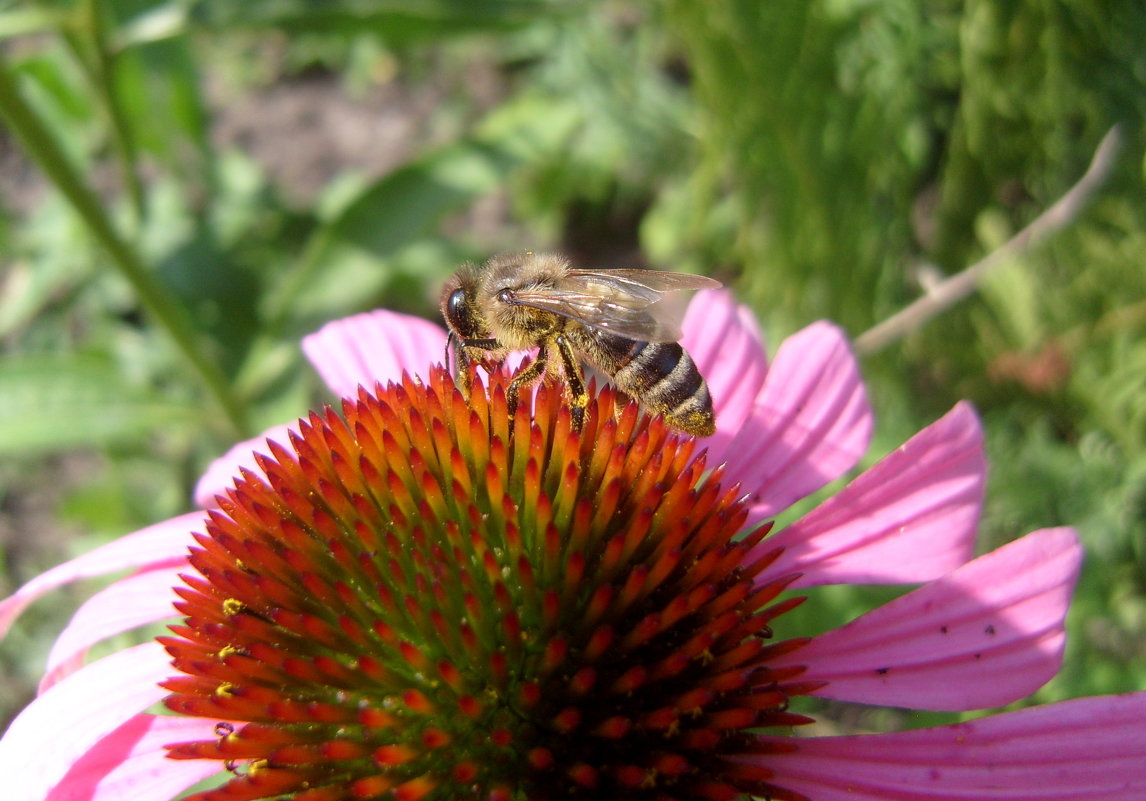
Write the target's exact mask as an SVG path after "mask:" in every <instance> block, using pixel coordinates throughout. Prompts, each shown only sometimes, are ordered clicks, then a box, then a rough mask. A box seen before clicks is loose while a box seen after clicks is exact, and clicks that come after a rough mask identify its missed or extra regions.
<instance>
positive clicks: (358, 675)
mask: <svg viewBox="0 0 1146 801" xmlns="http://www.w3.org/2000/svg"><path fill="white" fill-rule="evenodd" d="M697 303H698V305H699V307H700V308H701V309H702V312H703V316H704V317H706V318H707V320H706V325H705V326H703V327H702V329H701V330H702V332H704V331H707V332H709V333H712V334H713V335H714V336H717V337H719V343H720V346H721V347H717V346H716V345H714V344H713V343H712V341H711V340H706V339H705V338H704V337H703V336H700V337H693V339H692V340H691V341H687V340H686V346H687V347H688V348H689V350H690V351H691V352H692V353H693V354H694V356H696V357H697V362H698V364H699V365H700V367H701V369H702V370H704V371H705V372H706V375H707V376H708V378H709V381H710V385H711V386H712V390H713V396H714V398H715V399H716V403H717V417H718V421H720V425H721V427H720V430H719V431H718V433H717V435H716V436H715V437H713V438H710V439H708V440H703V441H696V440H693V439H691V438H688V437H682V436H679V435H677V434H674V433H672V432H671V431H669V430H668V429H666V428H665V426H664V425H663V423H662V422H660V421H659V420H657V419H649V418H647V417H645V416H644V415H642V414H640V413H639V412H638V410H637V409H636V407H635V406H633V405H631V404H627V403H624V402H622V401H621V400H619V399H618V397H617V396H616V395H615V393H614V392H613V391H612V390H611V389H609V388H605V389H603V390H601V391H600V392H595V393H594V401H593V403H592V405H591V407H590V409H589V412H588V415H587V419H586V424H585V427H584V429H583V430H582V431H580V432H577V431H573V430H572V428H571V425H570V417H569V412H568V409H567V407H566V406H565V404H564V403H563V400H562V396H561V392H560V388H559V387H556V386H545V387H542V388H540V389H539V390H538V392H537V393H536V395H535V396H533V397H531V398H529V399H527V401H526V402H525V403H523V404H522V406H521V407H520V408H519V409H518V411H517V414H516V415H515V417H514V418H513V419H510V418H509V417H508V416H507V413H506V408H505V400H504V378H505V377H504V375H500V374H495V375H494V376H492V377H490V379H489V380H488V381H486V383H485V385H484V386H483V387H482V388H481V390H480V391H477V392H475V394H474V398H473V399H472V401H471V403H470V404H466V403H465V402H463V401H462V399H461V396H460V395H459V393H458V392H457V390H456V388H455V387H454V384H453V381H452V379H450V378H449V377H448V376H447V375H446V374H445V373H444V372H443V371H442V370H441V368H438V367H430V366H428V365H429V363H430V359H431V358H433V357H435V356H436V357H439V358H440V353H441V350H440V346H441V342H442V339H443V338H444V335H443V334H440V332H439V331H438V330H437V329H436V328H433V329H432V330H431V329H430V328H429V327H427V326H428V324H425V323H417V324H413V323H410V321H409V320H408V319H399V318H397V317H396V316H394V315H387V314H385V313H382V314H381V315H380V314H375V315H371V316H363V317H360V318H354V319H352V320H348V321H343V322H341V323H337V324H332V325H331V326H330V327H328V328H326V329H324V330H323V331H322V332H320V333H319V334H318V335H316V336H314V337H312V338H310V339H309V340H308V341H307V345H306V349H307V352H308V354H309V355H310V356H311V358H312V360H313V361H314V362H315V363H316V365H317V366H319V367H320V371H322V372H323V374H324V376H325V377H327V379H328V381H329V382H330V383H331V384H332V386H333V387H334V389H335V390H336V391H337V392H339V394H341V395H343V396H344V399H343V400H342V402H341V408H340V409H338V410H337V411H336V410H333V409H328V410H325V411H323V412H321V413H314V414H311V415H310V416H309V417H308V418H307V419H306V420H303V421H300V422H299V423H298V424H297V425H295V426H293V427H292V428H291V429H290V431H289V433H282V432H279V433H277V434H276V436H275V437H274V438H272V439H271V440H269V441H267V443H266V445H265V447H261V448H259V450H261V451H263V454H264V455H259V456H256V457H254V458H253V459H251V458H249V457H245V456H244V457H241V458H240V457H239V453H241V452H237V453H236V454H234V456H235V457H236V458H237V462H236V461H235V460H233V459H228V460H225V461H223V462H222V463H221V466H220V468H219V469H216V470H213V471H212V472H211V473H210V474H209V476H208V479H207V480H206V481H205V482H204V484H203V487H202V490H203V491H202V492H201V493H200V495H201V497H204V496H205V497H204V500H205V502H206V503H207V504H208V505H209V506H210V507H211V508H210V509H209V511H208V512H207V513H206V518H205V519H204V518H203V516H202V514H199V515H194V516H183V517H181V518H178V519H176V520H173V521H168V522H167V523H165V524H160V525H159V526H157V527H154V528H153V529H151V530H146V531H144V532H140V533H138V534H136V535H133V536H132V537H129V538H125V540H123V541H120V542H117V543H113V544H112V545H109V546H106V547H105V548H104V549H100V550H99V551H97V552H94V553H93V554H90V555H88V556H86V557H81V558H80V559H78V560H75V561H74V562H72V563H69V564H68V565H66V566H62V567H61V568H57V569H56V570H55V571H50V572H49V573H48V574H45V575H44V576H43V577H41V578H40V579H38V580H35V581H33V582H32V583H30V584H29V585H27V586H26V587H25V588H23V589H21V590H20V591H19V592H18V593H17V594H16V595H14V596H13V597H12V598H10V599H8V600H7V601H5V602H3V603H2V604H0V624H3V625H4V626H7V625H8V624H9V623H10V621H11V619H12V618H13V617H15V615H16V614H18V612H19V611H20V610H21V609H22V608H23V607H24V606H26V605H27V603H29V602H30V600H31V599H32V598H34V597H36V596H37V595H38V594H40V593H42V592H43V591H45V590H46V589H48V588H50V587H51V586H56V585H58V584H60V583H62V582H63V581H66V580H69V579H71V578H74V577H76V576H78V575H86V574H92V573H96V572H104V571H107V570H110V569H115V568H117V567H125V566H132V565H134V566H136V567H138V568H140V569H139V570H138V571H137V572H136V573H134V574H132V575H130V576H128V577H126V578H124V579H120V580H119V581H118V582H116V583H115V584H112V585H111V586H110V587H109V588H108V589H107V590H105V591H103V592H102V593H100V594H98V595H97V596H96V597H94V598H93V599H92V601H90V602H89V603H88V604H86V605H85V606H84V608H82V609H81V610H80V612H79V613H78V614H77V617H76V620H75V621H73V624H72V625H70V626H69V627H68V629H67V630H66V631H65V632H64V634H63V635H62V636H61V638H60V642H59V643H58V644H57V648H56V649H55V651H54V652H53V655H52V657H51V659H50V666H49V673H48V676H47V677H46V680H45V683H44V686H43V693H42V695H41V696H40V697H39V698H38V699H37V700H36V701H35V702H34V703H33V704H32V705H30V706H29V707H28V709H27V710H26V711H25V712H24V713H23V714H22V715H21V716H20V717H19V718H18V719H17V720H16V721H15V722H14V723H13V725H12V726H11V728H10V729H9V731H8V732H7V733H6V734H5V736H4V738H3V740H0V766H3V767H4V768H5V769H6V770H5V776H6V788H7V792H6V797H7V798H10V799H14V800H16V801H31V800H32V799H64V798H79V797H83V798H89V799H96V800H97V801H102V800H103V799H116V801H125V800H126V801H130V800H131V799H139V801H161V800H162V801H167V799H171V798H174V797H175V796H177V795H178V794H179V793H180V792H182V791H184V790H185V789H187V788H190V787H191V786H192V785H194V784H195V783H196V782H198V781H200V780H202V779H204V778H207V777H213V779H212V781H211V782H210V783H209V785H208V787H207V789H203V788H202V787H197V788H196V789H195V790H194V791H193V795H192V796H191V797H192V798H195V799H200V800H201V801H207V799H212V800H217V801H230V800H231V799H235V800H236V801H237V800H238V799H296V800H297V801H326V799H332V800H333V799H373V798H379V799H399V800H408V801H416V800H417V799H468V798H476V799H489V800H490V801H516V800H517V799H522V800H524V799H554V800H556V799H568V798H586V799H589V798H601V799H618V800H622V799H645V798H648V799H658V800H659V801H671V799H681V801H684V800H685V799H716V800H719V799H737V798H751V797H755V798H769V799H776V801H779V800H780V799H813V800H814V801H842V800H843V799H850V800H851V801H855V800H856V799H864V800H869V801H903V800H904V799H909V800H916V799H918V801H924V800H925V799H932V800H933V799H951V800H952V801H954V800H955V799H970V798H983V799H999V798H1008V799H1029V800H1030V801H1035V800H1036V799H1048V800H1049V799H1067V798H1070V799H1083V798H1085V799H1088V801H1094V800H1095V799H1098V800H1100V801H1102V800H1107V801H1116V800H1117V801H1130V799H1139V798H1141V797H1142V796H1143V791H1144V790H1146V694H1142V693H1139V694H1134V695H1129V696H1122V697H1113V698H1092V699H1081V700H1077V701H1072V702H1066V703H1063V704H1057V705H1051V706H1047V707H1042V708H1034V709H1029V710H1024V711H1021V712H1015V713H1009V714H1005V715H998V716H995V717H990V718H983V719H980V720H976V721H972V722H968V723H963V724H958V725H956V726H950V727H939V728H934V729H923V730H915V731H906V732H898V733H891V734H879V735H854V736H839V737H807V736H800V726H801V724H803V723H805V722H808V718H805V717H803V716H801V715H798V714H794V713H793V712H791V711H790V710H789V702H790V700H791V699H793V698H795V697H798V696H802V695H815V696H819V697H824V698H836V699H842V700H850V701H859V702H866V703H873V704H886V705H892V706H900V707H914V708H921V709H949V710H960V709H975V708H984V707H989V706H997V705H1001V704H1005V703H1009V702H1010V701H1013V700H1016V699H1018V698H1020V697H1022V696H1024V695H1026V694H1028V693H1030V692H1031V691H1033V690H1034V689H1036V688H1037V687H1038V686H1039V685H1041V684H1042V683H1043V682H1045V681H1046V680H1047V679H1048V678H1050V677H1051V676H1052V675H1053V674H1054V672H1055V671H1056V670H1057V668H1058V666H1059V663H1060V660H1061V653H1062V647H1063V640H1064V634H1063V629H1062V622H1063V617H1064V615H1065V611H1066V608H1067V605H1068V602H1069V596H1070V592H1071V589H1072V588H1073V584H1074V580H1075V577H1076V574H1077V570H1078V564H1079V559H1080V549H1079V547H1078V544H1077V540H1076V537H1075V535H1074V533H1073V532H1072V531H1071V530H1069V529H1049V530H1044V531H1040V532H1035V533H1033V534H1030V535H1028V536H1026V537H1024V538H1021V539H1020V540H1017V541H1016V542H1014V543H1012V544H1010V545H1008V546H1005V547H1004V548H1001V549H999V550H998V551H995V552H993V553H991V554H987V555H986V556H983V557H980V558H978V559H975V560H970V548H971V543H972V541H973V533H974V528H975V522H976V518H977V514H978V510H979V504H980V502H981V494H982V481H983V459H982V453H981V442H980V435H979V430H978V425H977V421H976V420H975V416H974V414H973V413H972V412H971V411H970V409H969V408H968V407H966V406H964V405H960V406H958V407H956V409H955V410H953V411H952V412H951V413H950V414H948V415H947V416H946V417H944V418H943V419H942V420H940V421H938V422H937V423H935V424H934V425H932V426H930V427H928V429H925V430H924V431H923V432H921V433H920V434H919V435H917V436H916V437H914V438H912V440H910V441H909V442H908V443H906V444H905V445H904V446H903V447H902V448H900V449H899V450H897V451H895V452H893V453H892V454H890V455H889V456H888V457H886V458H885V459H884V460H882V461H881V462H879V463H878V464H877V465H875V466H874V467H872V468H871V469H870V470H868V471H867V472H866V473H864V474H861V475H860V476H859V477H858V478H857V479H856V480H855V481H853V482H852V483H851V484H849V485H848V486H847V487H846V488H844V489H843V490H842V491H840V492H839V493H838V494H836V495H835V496H833V497H832V498H830V499H828V500H827V501H825V502H824V503H823V504H822V505H821V506H819V507H818V508H817V509H815V510H813V511H812V512H811V513H809V514H808V515H806V516H804V517H803V518H801V519H799V520H797V521H796V522H794V523H792V524H791V525H789V526H787V527H786V528H783V529H781V530H777V531H775V532H771V531H770V525H769V523H768V522H767V520H768V519H769V518H771V517H772V516H774V515H775V514H776V513H777V512H779V511H782V510H783V509H784V508H785V507H786V506H787V505H789V504H790V503H791V502H792V501H794V500H796V499H797V498H799V497H801V496H802V495H805V494H807V493H808V492H811V491H814V490H815V489H817V488H819V487H820V486H822V485H823V484H824V483H826V482H828V481H831V480H833V479H834V478H835V477H837V476H838V475H839V474H840V473H841V472H842V471H844V470H847V469H848V468H850V467H851V465H852V464H853V463H854V461H855V459H856V458H858V456H859V454H860V453H861V452H862V450H863V448H864V446H866V441H867V436H868V431H869V430H870V420H869V417H868V412H867V404H866V401H865V400H864V398H863V392H862V386H861V385H860V384H859V381H858V376H857V374H856V371H855V369H854V363H853V362H852V360H851V358H850V354H849V353H848V351H847V348H846V346H844V345H843V340H842V338H841V337H840V336H839V334H838V332H836V331H835V329H832V328H831V327H829V326H823V325H819V326H814V327H813V328H812V329H809V330H808V331H805V332H803V333H802V334H800V335H798V336H797V337H796V338H794V339H793V340H791V341H789V342H788V343H786V344H785V346H784V347H783V348H782V349H781V352H780V354H779V355H778V357H777V360H776V363H775V364H774V365H772V366H771V368H766V367H765V365H764V363H763V358H762V351H761V350H760V349H759V345H758V343H759V339H758V336H757V335H756V333H755V329H754V327H753V326H752V324H751V321H750V320H748V319H747V318H745V316H744V312H743V310H741V309H738V308H737V307H735V306H734V305H733V304H732V303H731V302H730V301H729V300H728V298H727V296H726V295H723V294H706V295H702V296H701V298H700V299H699V300H698V301H697ZM714 317H715V319H716V321H717V322H718V323H722V324H723V325H724V326H725V328H724V329H723V330H720V326H719V325H716V326H714V324H713V318H714ZM395 323H402V324H407V325H404V326H403V327H396V325H395ZM411 325H417V326H420V328H411V327H410V326H411ZM688 327H689V326H688V323H687V322H686V330H688ZM714 327H715V328H716V329H717V330H716V331H714V330H713V329H714ZM694 330H695V329H694ZM392 331H403V332H405V334H406V338H405V339H402V338H398V339H395V338H394V336H393V335H392V334H388V333H387V332H392ZM410 331H416V332H421V333H424V334H425V335H424V336H421V335H420V334H419V335H415V336H413V337H412V338H411V337H410V335H409V332H410ZM388 337H389V338H388ZM379 360H381V361H384V362H386V364H385V365H383V366H381V367H380V366H379ZM729 362H732V364H731V366H730V365H729ZM402 370H406V371H408V373H409V374H408V375H406V376H404V377H401V378H399V377H398V374H399V373H400V371H402ZM372 379H378V380H382V379H393V380H392V381H390V382H389V383H386V384H375V383H374V381H373V380H372ZM359 384H361V385H363V386H367V387H371V389H370V390H369V391H367V390H364V389H360V388H357V387H358V385H359ZM245 453H247V454H249V453H250V449H249V446H248V448H247V449H246V450H245ZM717 462H719V464H718V463H717ZM236 464H238V465H239V466H238V467H235V465H236ZM222 465H229V467H222ZM220 470H225V471H226V472H229V473H230V474H234V473H235V472H237V473H238V474H239V475H238V478H237V479H235V480H234V481H233V482H232V483H231V485H230V486H229V487H227V488H226V489H225V490H223V489H222V487H221V485H219V484H217V483H216V479H217V476H218V475H219V474H220V473H219V471H220ZM212 498H213V499H214V501H213V502H212V501H211V499H212ZM192 531H194V532H196V533H195V534H194V535H193V538H192V536H191V535H190V534H189V532H192ZM188 546H190V555H189V556H188V555H187V549H188ZM839 582H863V583H902V582H927V583H925V584H924V585H923V586H922V587H920V588H919V589H916V590H914V591H912V592H909V593H907V594H906V595H904V596H902V597H901V598H899V599H898V600H896V601H894V602H892V603H890V604H887V605H885V606H883V607H880V608H878V609H876V610H873V611H872V612H871V613H869V614H867V615H864V616H862V617H861V618H859V619H857V620H855V621H853V622H852V623H850V624H849V625H847V626H844V627H842V628H840V629H836V630H834V631H829V632H827V633H825V634H822V635H820V636H817V637H813V638H807V637H803V636H801V632H800V631H798V630H794V627H793V625H792V624H791V623H790V622H789V619H788V618H785V617H784V613H785V612H787V611H789V610H790V609H792V608H793V607H794V606H795V605H797V604H799V602H800V600H801V598H800V595H799V590H800V588H803V587H808V586H812V585H815V584H826V583H839ZM176 597H177V600H176V601H175V606H176V609H177V610H178V614H179V615H180V616H181V620H180V621H178V622H176V623H175V624H174V625H173V627H172V634H171V636H166V637H162V638H160V639H159V641H156V642H150V643H145V644H144V645H141V646H137V647H135V648H133V649H127V650H124V651H121V652H118V653H113V654H112V655H110V656H108V657H105V658H104V659H102V660H98V661H96V662H93V663H91V664H89V665H86V666H82V667H81V665H82V655H83V653H84V652H85V651H86V648H87V647H88V646H89V645H90V644H92V643H93V642H95V641H98V640H99V639H102V638H104V637H106V636H108V635H110V634H112V633H115V632H118V631H122V630H126V629H128V628H131V627H133V626H135V625H138V624H140V623H143V622H147V621H151V620H155V619H159V618H161V617H164V616H165V615H166V614H168V613H169V611H170V608H171V607H170V604H171V601H172V599H173V598H176ZM155 704H162V705H165V706H166V707H167V709H168V710H170V711H173V712H175V713H177V714H170V712H168V713H163V712H161V711H159V710H156V709H149V707H152V706H153V705H155Z"/></svg>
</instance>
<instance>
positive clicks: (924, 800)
mask: <svg viewBox="0 0 1146 801" xmlns="http://www.w3.org/2000/svg"><path fill="white" fill-rule="evenodd" d="M765 739H769V740H770V739H772V738H765ZM788 742H792V741H788ZM794 742H795V744H796V745H797V746H798V749H797V750H796V751H794V752H792V753H789V754H778V755H774V756H769V757H767V758H766V759H765V758H761V759H760V760H759V762H760V764H763V765H765V766H766V767H768V768H769V769H771V770H774V771H776V781H777V783H779V784H782V785H783V786H784V787H786V788H788V789H790V790H794V791H796V792H799V793H803V794H804V795H806V796H808V797H809V798H814V799H816V801H972V800H973V799H980V801H1000V800H1001V799H1006V801H1141V799H1143V798H1146V693H1133V694H1128V695H1111V696H1101V697H1097V698H1079V699H1076V700H1073V701H1064V702H1062V703H1058V704H1048V705H1046V706H1041V707H1033V708H1031V709H1022V710H1019V711H1017V712H1008V713H1006V714H1002V715H994V716H992V717H986V718H981V719H979V720H973V721H969V722H967V723H958V724H955V725H954V726H942V727H938V728H933V729H916V730H914V731H904V732H895V733H893V734H868V735H858V736H848V737H809V738H801V739H797V740H795V741H794Z"/></svg>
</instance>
